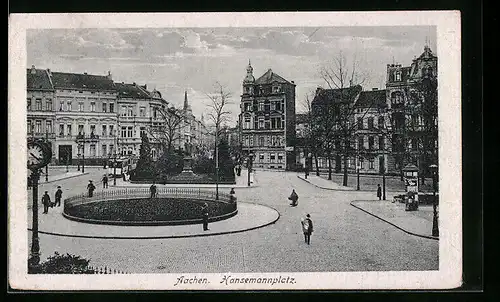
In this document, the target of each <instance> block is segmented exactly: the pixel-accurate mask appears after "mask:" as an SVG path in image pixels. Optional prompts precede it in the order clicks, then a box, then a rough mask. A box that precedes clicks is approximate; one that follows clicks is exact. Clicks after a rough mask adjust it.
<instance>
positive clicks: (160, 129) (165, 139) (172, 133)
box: [147, 107, 183, 153]
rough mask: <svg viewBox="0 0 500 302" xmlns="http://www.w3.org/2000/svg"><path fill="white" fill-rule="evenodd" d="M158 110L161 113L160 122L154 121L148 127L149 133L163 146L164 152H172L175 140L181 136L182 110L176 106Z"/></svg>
mask: <svg viewBox="0 0 500 302" xmlns="http://www.w3.org/2000/svg"><path fill="white" fill-rule="evenodd" d="M156 112H157V114H159V117H160V122H157V123H156V122H152V125H150V126H149V127H148V128H147V131H148V134H149V135H150V136H151V137H152V139H153V140H154V141H155V142H156V143H158V144H160V145H161V146H162V148H163V150H164V152H167V153H170V152H171V151H172V148H173V146H174V142H175V141H176V140H177V139H179V138H180V131H179V129H180V127H181V124H182V122H183V115H182V112H181V110H179V109H176V108H175V107H170V108H167V107H165V108H157V109H156Z"/></svg>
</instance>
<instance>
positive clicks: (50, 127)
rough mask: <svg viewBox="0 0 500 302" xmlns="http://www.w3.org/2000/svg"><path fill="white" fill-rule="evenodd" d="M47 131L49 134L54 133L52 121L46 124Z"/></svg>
mask: <svg viewBox="0 0 500 302" xmlns="http://www.w3.org/2000/svg"><path fill="white" fill-rule="evenodd" d="M45 130H46V131H47V132H48V133H52V121H46V122H45Z"/></svg>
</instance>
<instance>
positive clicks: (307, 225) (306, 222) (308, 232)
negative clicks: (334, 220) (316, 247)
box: [300, 214, 313, 244]
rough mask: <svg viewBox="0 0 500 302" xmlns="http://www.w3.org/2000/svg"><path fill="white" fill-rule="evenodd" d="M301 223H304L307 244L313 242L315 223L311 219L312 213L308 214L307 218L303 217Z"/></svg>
mask: <svg viewBox="0 0 500 302" xmlns="http://www.w3.org/2000/svg"><path fill="white" fill-rule="evenodd" d="M300 223H301V224H302V231H303V232H304V241H305V242H306V243H307V244H311V234H312V232H313V223H312V220H311V215H309V214H307V215H306V218H305V219H304V218H302V219H301V220H300Z"/></svg>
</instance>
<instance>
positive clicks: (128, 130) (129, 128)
mask: <svg viewBox="0 0 500 302" xmlns="http://www.w3.org/2000/svg"><path fill="white" fill-rule="evenodd" d="M127 136H128V137H133V135H132V127H128V128H127Z"/></svg>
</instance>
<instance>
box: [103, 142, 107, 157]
mask: <svg viewBox="0 0 500 302" xmlns="http://www.w3.org/2000/svg"><path fill="white" fill-rule="evenodd" d="M107 149H108V146H106V145H102V156H103V157H106V156H108V150H107Z"/></svg>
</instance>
